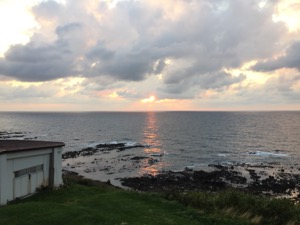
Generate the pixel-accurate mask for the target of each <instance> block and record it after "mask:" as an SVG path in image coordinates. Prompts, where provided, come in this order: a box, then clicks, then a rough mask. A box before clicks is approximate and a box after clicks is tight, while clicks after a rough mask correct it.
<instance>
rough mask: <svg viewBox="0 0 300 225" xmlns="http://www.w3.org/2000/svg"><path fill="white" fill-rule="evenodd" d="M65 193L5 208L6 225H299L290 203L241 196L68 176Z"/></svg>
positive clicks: (1, 216) (1, 220)
mask: <svg viewBox="0 0 300 225" xmlns="http://www.w3.org/2000/svg"><path fill="white" fill-rule="evenodd" d="M65 183H66V184H67V185H66V186H65V187H64V188H62V189H59V190H56V191H49V190H46V191H45V190H44V191H42V192H40V193H38V194H37V195H34V196H32V197H30V198H26V199H23V200H19V201H17V202H14V203H11V204H9V205H8V206H5V207H2V208H0V225H2V224H5V225H7V224H24V225H27V224H34V225H35V224H43V225H47V224H51V225H52V224H64V225H66V224H72V225H76V224H80V225H85V224H86V225H89V224H91V225H92V224H107V225H109V224H118V225H126V224H128V225H130V224H137V225H140V224H149V225H150V224H151V225H152V224H157V225H159V224H180V225H181V224H189V225H193V224H202V225H247V224H280V225H285V224H286V225H293V224H299V221H300V220H299V217H300V209H299V207H298V206H296V205H294V204H292V202H290V201H287V200H275V199H270V198H260V197H256V196H251V195H247V194H242V193H239V192H234V191H228V192H224V193H221V192H220V193H210V194H207V193H203V192H187V193H176V192H174V193H168V194H167V195H166V196H164V197H162V196H161V195H158V194H149V193H137V192H133V191H124V190H121V189H117V188H114V187H111V186H109V185H106V184H103V183H100V182H96V181H91V180H88V179H82V178H78V177H76V176H68V177H67V178H65Z"/></svg>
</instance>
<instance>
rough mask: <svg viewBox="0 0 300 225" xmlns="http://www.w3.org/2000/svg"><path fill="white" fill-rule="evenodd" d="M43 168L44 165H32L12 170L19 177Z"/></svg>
mask: <svg viewBox="0 0 300 225" xmlns="http://www.w3.org/2000/svg"><path fill="white" fill-rule="evenodd" d="M43 170H44V165H37V166H32V167H29V168H26V169H22V170H17V171H15V172H14V174H15V177H21V176H24V175H27V174H31V173H37V172H40V171H43Z"/></svg>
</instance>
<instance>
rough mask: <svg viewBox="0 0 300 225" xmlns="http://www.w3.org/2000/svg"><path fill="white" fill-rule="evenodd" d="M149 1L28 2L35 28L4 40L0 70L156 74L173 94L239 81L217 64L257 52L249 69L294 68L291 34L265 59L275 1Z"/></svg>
mask: <svg viewBox="0 0 300 225" xmlns="http://www.w3.org/2000/svg"><path fill="white" fill-rule="evenodd" d="M157 2H158V1H150V0H144V1H133V0H132V1H131V0H129V1H120V2H118V3H117V4H116V6H115V7H114V8H109V7H108V5H107V3H105V2H101V1H100V2H98V1H93V0H89V1H83V0H79V1H71V0H68V1H66V4H58V3H56V2H54V1H48V2H42V3H40V4H39V5H37V6H35V7H34V8H33V9H32V12H33V14H34V16H35V18H36V20H37V22H38V23H39V24H40V25H41V28H40V30H36V33H35V34H34V35H33V36H32V38H31V40H30V42H29V43H27V44H26V45H15V46H11V47H10V49H9V50H8V51H7V52H6V53H5V56H4V58H1V59H0V74H2V75H5V76H8V77H12V78H14V79H17V80H20V81H30V82H35V81H49V80H55V79H58V78H65V77H71V76H78V77H86V78H97V77H109V79H110V80H112V81H136V82H138V81H143V80H145V79H147V78H148V77H149V76H154V75H157V74H162V75H163V76H162V77H163V85H162V86H161V87H159V90H160V91H161V92H164V93H166V94H180V93H183V92H186V91H187V90H190V89H193V88H196V89H218V88H223V87H227V86H230V85H232V84H234V83H239V82H242V81H243V80H245V78H246V77H245V75H243V74H241V75H239V76H233V75H232V74H230V73H225V72H223V71H224V69H231V68H238V67H240V66H241V65H243V64H244V63H246V62H249V61H251V60H259V61H261V60H264V61H263V62H259V63H257V64H256V65H255V66H254V67H253V69H254V70H257V71H271V70H276V69H279V68H282V67H289V68H296V69H300V68H299V65H300V62H299V58H300V54H299V52H300V43H299V42H298V43H294V44H293V45H292V46H291V47H290V48H289V49H287V52H286V55H285V56H282V57H280V58H278V59H276V60H268V58H270V57H272V55H273V54H275V53H278V52H280V51H281V49H282V48H283V46H281V45H280V44H278V43H280V41H281V40H282V38H284V34H286V33H287V29H286V27H285V26H284V24H282V23H274V22H273V21H272V14H273V13H274V10H275V4H276V1H269V3H268V4H267V5H266V6H265V7H264V8H260V7H259V6H258V3H259V2H260V1H258V0H251V1H239V0H219V1H210V0H201V1H200V0H189V1H186V0H176V1H165V2H164V3H161V4H157ZM154 3H156V4H154ZM49 24H50V25H49ZM51 24H52V25H51ZM48 36H49V37H48ZM50 36H51V38H50ZM168 61H170V62H171V63H168Z"/></svg>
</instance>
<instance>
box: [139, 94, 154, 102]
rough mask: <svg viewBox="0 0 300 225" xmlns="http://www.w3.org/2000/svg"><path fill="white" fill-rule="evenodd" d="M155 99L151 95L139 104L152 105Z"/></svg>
mask: <svg viewBox="0 0 300 225" xmlns="http://www.w3.org/2000/svg"><path fill="white" fill-rule="evenodd" d="M155 100H156V98H155V96H154V95H151V96H150V97H149V98H145V99H142V100H141V102H142V103H153V102H155Z"/></svg>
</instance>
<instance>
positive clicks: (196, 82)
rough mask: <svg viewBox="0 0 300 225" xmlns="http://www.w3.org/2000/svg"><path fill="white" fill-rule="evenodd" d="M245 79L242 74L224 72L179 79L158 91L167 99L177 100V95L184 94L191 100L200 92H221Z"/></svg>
mask: <svg viewBox="0 0 300 225" xmlns="http://www.w3.org/2000/svg"><path fill="white" fill-rule="evenodd" d="M245 79H246V76H245V75H243V74H240V75H239V76H233V75H231V74H229V73H226V72H216V73H207V74H203V75H202V76H194V77H192V78H190V79H181V80H180V82H176V83H167V84H166V85H165V87H164V88H160V89H159V90H160V91H161V92H166V93H168V94H169V95H168V98H178V95H182V94H184V98H193V97H194V96H195V95H196V94H197V93H198V92H199V91H201V90H206V89H214V90H223V89H224V88H227V87H229V86H230V85H232V84H236V83H240V82H242V81H244V80H245Z"/></svg>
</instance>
